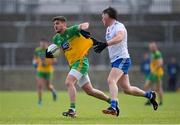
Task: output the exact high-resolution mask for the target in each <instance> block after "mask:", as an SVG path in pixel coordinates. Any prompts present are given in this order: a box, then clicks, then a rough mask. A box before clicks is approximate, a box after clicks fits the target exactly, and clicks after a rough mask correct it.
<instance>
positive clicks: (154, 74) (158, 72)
mask: <svg viewBox="0 0 180 125" xmlns="http://www.w3.org/2000/svg"><path fill="white" fill-rule="evenodd" d="M159 59H162V54H161V52H160V51H158V50H157V51H155V52H152V53H151V63H150V71H151V75H150V79H151V80H152V81H157V80H158V79H161V78H162V76H163V75H164V70H163V67H162V66H161V67H159V68H158V69H156V66H157V65H158V60H159Z"/></svg>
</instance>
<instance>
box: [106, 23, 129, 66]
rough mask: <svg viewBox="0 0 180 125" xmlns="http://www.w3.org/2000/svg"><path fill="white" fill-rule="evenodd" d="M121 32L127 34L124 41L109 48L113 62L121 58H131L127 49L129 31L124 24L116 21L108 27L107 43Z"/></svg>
mask: <svg viewBox="0 0 180 125" xmlns="http://www.w3.org/2000/svg"><path fill="white" fill-rule="evenodd" d="M119 31H124V33H125V34H124V38H123V40H122V41H121V42H119V43H117V44H114V45H112V46H108V51H109V57H110V60H111V62H114V61H116V60H117V59H120V58H130V56H129V53H128V47H127V30H126V28H125V26H124V25H123V24H122V23H120V22H118V21H114V23H113V24H112V25H111V26H109V27H107V30H106V41H108V40H111V39H113V37H115V36H116V34H117V33H118V32H119Z"/></svg>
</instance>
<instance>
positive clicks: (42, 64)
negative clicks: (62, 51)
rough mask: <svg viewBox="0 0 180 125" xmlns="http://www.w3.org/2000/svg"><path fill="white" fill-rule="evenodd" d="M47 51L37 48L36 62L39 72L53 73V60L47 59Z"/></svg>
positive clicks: (35, 53) (35, 52)
mask: <svg viewBox="0 0 180 125" xmlns="http://www.w3.org/2000/svg"><path fill="white" fill-rule="evenodd" d="M45 54H46V49H42V48H40V47H38V48H36V49H35V51H34V57H35V61H36V62H37V72H45V73H52V72H53V71H54V68H53V59H49V58H46V57H45Z"/></svg>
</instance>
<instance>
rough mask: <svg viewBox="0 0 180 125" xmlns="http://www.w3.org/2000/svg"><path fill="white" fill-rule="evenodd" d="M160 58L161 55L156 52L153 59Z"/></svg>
mask: <svg viewBox="0 0 180 125" xmlns="http://www.w3.org/2000/svg"><path fill="white" fill-rule="evenodd" d="M161 58H162V54H161V53H160V52H159V51H158V52H156V53H155V59H161Z"/></svg>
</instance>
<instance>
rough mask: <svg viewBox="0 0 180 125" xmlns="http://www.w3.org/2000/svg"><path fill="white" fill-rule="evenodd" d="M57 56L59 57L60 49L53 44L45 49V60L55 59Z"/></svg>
mask: <svg viewBox="0 0 180 125" xmlns="http://www.w3.org/2000/svg"><path fill="white" fill-rule="evenodd" d="M59 55H60V48H59V47H58V46H57V45H55V44H51V45H50V46H48V48H47V49H46V57H47V58H57V57H58V56H59Z"/></svg>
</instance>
